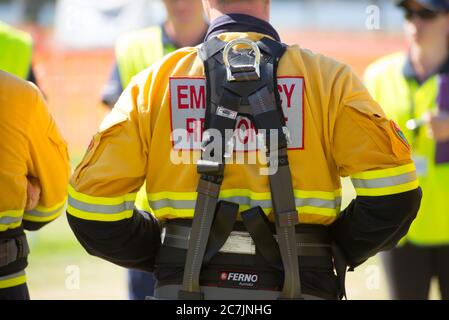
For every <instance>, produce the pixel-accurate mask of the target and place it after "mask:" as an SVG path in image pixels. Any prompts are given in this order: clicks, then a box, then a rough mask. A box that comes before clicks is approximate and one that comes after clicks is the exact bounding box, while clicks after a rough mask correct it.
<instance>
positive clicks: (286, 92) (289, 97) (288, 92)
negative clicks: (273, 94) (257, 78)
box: [282, 83, 296, 108]
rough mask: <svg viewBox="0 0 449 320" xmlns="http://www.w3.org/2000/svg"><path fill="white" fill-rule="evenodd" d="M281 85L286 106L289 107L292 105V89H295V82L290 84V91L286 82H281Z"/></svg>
mask: <svg viewBox="0 0 449 320" xmlns="http://www.w3.org/2000/svg"><path fill="white" fill-rule="evenodd" d="M282 87H283V88H284V93H285V96H286V97H287V108H291V107H292V96H293V91H295V87H296V84H294V83H293V84H292V85H291V86H290V91H289V90H288V88H287V85H286V84H283V85H282Z"/></svg>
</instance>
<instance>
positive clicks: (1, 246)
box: [0, 235, 30, 268]
mask: <svg viewBox="0 0 449 320" xmlns="http://www.w3.org/2000/svg"><path fill="white" fill-rule="evenodd" d="M29 253H30V248H29V246H28V241H27V238H26V236H25V235H21V236H19V237H17V238H14V239H8V240H0V268H2V267H6V266H7V265H9V264H11V263H13V262H15V261H17V260H19V259H21V258H25V257H27V256H28V254H29Z"/></svg>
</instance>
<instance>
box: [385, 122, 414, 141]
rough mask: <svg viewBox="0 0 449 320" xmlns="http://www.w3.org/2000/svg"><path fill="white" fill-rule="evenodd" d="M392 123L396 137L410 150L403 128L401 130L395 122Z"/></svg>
mask: <svg viewBox="0 0 449 320" xmlns="http://www.w3.org/2000/svg"><path fill="white" fill-rule="evenodd" d="M390 123H391V127H392V128H393V131H394V133H395V134H396V136H397V137H398V138H399V139H400V140H401V141H402V142H403V143H404V144H405V145H406V146H407V148H410V144H409V143H408V141H407V138H406V137H405V135H404V133H403V132H402V130H401V128H399V126H398V124H397V123H396V122H394V121H393V120H391V121H390Z"/></svg>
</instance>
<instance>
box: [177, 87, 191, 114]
mask: <svg viewBox="0 0 449 320" xmlns="http://www.w3.org/2000/svg"><path fill="white" fill-rule="evenodd" d="M188 88H189V87H188V86H178V87H177V96H178V108H179V109H188V108H189V104H188V103H183V100H184V99H187V98H188V97H189V95H188V93H183V91H184V92H185V91H187V90H188Z"/></svg>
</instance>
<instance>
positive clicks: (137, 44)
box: [115, 26, 176, 211]
mask: <svg viewBox="0 0 449 320" xmlns="http://www.w3.org/2000/svg"><path fill="white" fill-rule="evenodd" d="M115 50H116V57H117V65H118V69H119V75H120V81H121V83H122V86H123V87H126V86H127V85H128V84H129V82H130V81H131V79H132V77H134V76H135V75H136V74H138V73H139V72H141V71H142V70H144V69H145V68H148V67H150V66H151V65H152V64H154V63H155V62H157V61H158V60H160V59H161V58H162V57H163V56H164V54H167V53H171V52H173V51H175V50H176V48H175V47H174V46H173V45H167V46H164V44H163V41H162V30H161V27H159V26H154V27H151V28H147V29H142V30H137V31H133V32H130V33H127V34H124V35H123V36H121V37H120V38H119V39H118V40H117V44H116V49H115ZM136 207H137V208H139V209H141V210H146V211H150V210H151V209H150V207H149V206H148V199H147V196H146V192H145V185H143V187H142V189H141V190H140V191H139V192H138V194H137V197H136Z"/></svg>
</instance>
